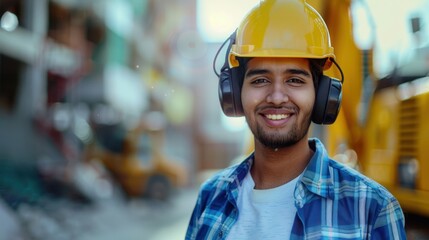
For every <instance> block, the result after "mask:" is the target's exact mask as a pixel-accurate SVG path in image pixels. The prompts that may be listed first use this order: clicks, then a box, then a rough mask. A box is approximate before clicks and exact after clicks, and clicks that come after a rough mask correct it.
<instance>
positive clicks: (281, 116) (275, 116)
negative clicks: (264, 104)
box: [265, 114, 289, 120]
mask: <svg viewBox="0 0 429 240" xmlns="http://www.w3.org/2000/svg"><path fill="white" fill-rule="evenodd" d="M265 117H266V118H268V119H270V120H283V119H286V118H288V117H289V114H267V115H265Z"/></svg>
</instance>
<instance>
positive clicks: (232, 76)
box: [213, 32, 244, 117]
mask: <svg viewBox="0 0 429 240" xmlns="http://www.w3.org/2000/svg"><path fill="white" fill-rule="evenodd" d="M228 41H229V44H228V48H227V50H226V54H225V60H224V64H223V66H222V68H221V71H220V74H218V73H217V72H216V68H215V62H216V58H217V56H218V54H219V52H220V50H221V49H222V48H223V47H224V45H225V44H226V43H227V42H228ZM234 43H235V32H234V33H233V34H231V36H230V37H229V38H228V39H227V40H226V41H225V42H224V43H223V44H222V46H221V47H220V49H219V50H218V52H217V53H216V57H215V60H214V62H213V69H214V71H215V73H216V75H217V76H218V77H219V90H218V91H219V101H220V105H221V107H222V110H223V112H224V113H225V115H227V116H229V117H241V116H243V115H244V112H243V107H242V104H241V86H242V83H243V81H242V79H240V78H241V76H240V75H241V73H240V72H241V68H240V67H236V68H230V67H229V59H228V57H229V52H230V51H231V46H232V45H233V44H234Z"/></svg>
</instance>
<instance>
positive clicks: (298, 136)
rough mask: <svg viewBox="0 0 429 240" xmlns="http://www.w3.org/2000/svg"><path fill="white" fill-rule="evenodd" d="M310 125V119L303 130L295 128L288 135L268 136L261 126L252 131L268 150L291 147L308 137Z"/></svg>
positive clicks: (278, 133) (276, 134)
mask: <svg viewBox="0 0 429 240" xmlns="http://www.w3.org/2000/svg"><path fill="white" fill-rule="evenodd" d="M310 124H311V120H309V119H308V120H307V124H305V126H303V128H302V129H298V128H297V127H296V126H294V127H293V128H292V130H291V131H289V132H288V133H287V134H281V133H280V132H276V133H274V134H273V133H270V134H268V133H266V132H265V131H264V130H263V129H262V127H261V126H260V125H257V126H256V129H255V130H253V129H251V130H252V132H253V135H254V136H255V139H256V140H257V141H259V142H260V143H261V144H262V145H264V146H265V147H267V148H272V149H276V148H285V147H290V146H292V145H294V144H296V143H297V142H299V141H301V140H302V139H303V138H304V137H305V136H306V135H307V133H308V129H309V127H310Z"/></svg>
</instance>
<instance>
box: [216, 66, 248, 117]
mask: <svg viewBox="0 0 429 240" xmlns="http://www.w3.org/2000/svg"><path fill="white" fill-rule="evenodd" d="M241 85H242V80H241V79H240V70H239V69H238V68H232V69H229V68H226V69H224V70H223V71H222V72H221V74H220V77H219V101H220V104H221V107H222V110H223V112H224V113H225V115H227V116H229V117H241V116H243V115H244V112H243V107H242V105H241Z"/></svg>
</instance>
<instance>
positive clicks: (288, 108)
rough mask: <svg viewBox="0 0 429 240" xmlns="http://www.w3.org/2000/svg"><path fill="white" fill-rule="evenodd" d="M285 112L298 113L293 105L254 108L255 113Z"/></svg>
mask: <svg viewBox="0 0 429 240" xmlns="http://www.w3.org/2000/svg"><path fill="white" fill-rule="evenodd" d="M270 110H271V111H272V110H275V111H279V110H281V111H287V112H291V113H297V112H298V111H299V109H298V107H296V106H295V105H281V106H274V105H263V106H259V107H256V109H255V111H256V112H264V111H270Z"/></svg>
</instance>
